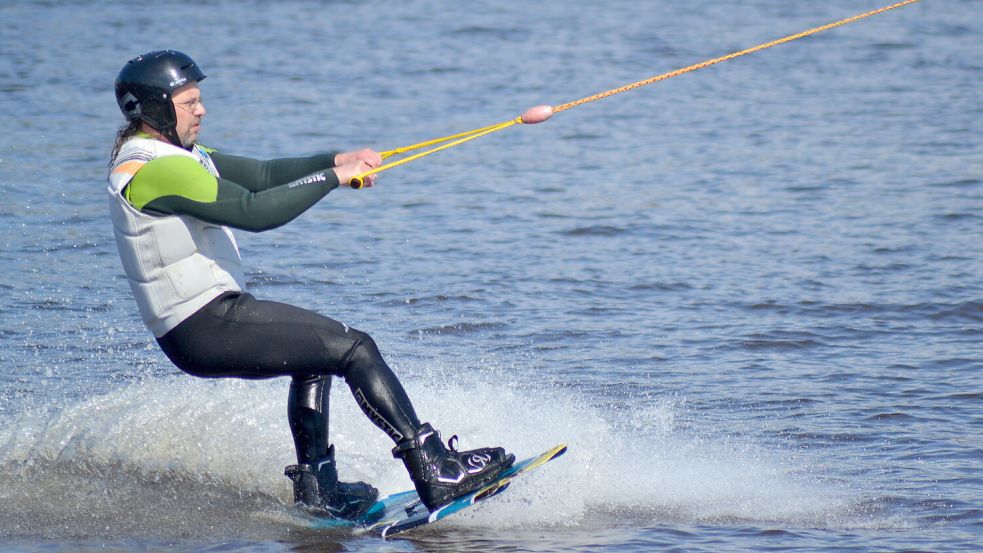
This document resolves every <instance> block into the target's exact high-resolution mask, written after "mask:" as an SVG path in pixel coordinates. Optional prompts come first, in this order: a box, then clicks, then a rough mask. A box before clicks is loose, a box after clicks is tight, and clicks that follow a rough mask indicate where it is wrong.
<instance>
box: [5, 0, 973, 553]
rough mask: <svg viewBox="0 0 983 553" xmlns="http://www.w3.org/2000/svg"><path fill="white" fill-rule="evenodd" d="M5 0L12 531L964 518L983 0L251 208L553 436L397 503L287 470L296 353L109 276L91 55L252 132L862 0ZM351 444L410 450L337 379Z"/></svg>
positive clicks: (78, 546)
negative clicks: (156, 307) (455, 486)
mask: <svg viewBox="0 0 983 553" xmlns="http://www.w3.org/2000/svg"><path fill="white" fill-rule="evenodd" d="M881 5H882V4H881V3H879V2H873V1H867V0H830V1H826V2H784V1H781V0H755V1H747V2H669V1H652V2H628V1H621V0H612V1H608V2H603V3H601V2H586V1H569V2H559V1H548V2H541V3H528V2H519V1H514V0H501V1H497V2H486V1H480V2H467V3H464V2H461V3H451V2H432V1H431V2H427V1H414V2H404V3H383V2H313V1H310V2H275V3H274V2H270V3H266V2H232V1H228V0H215V1H205V2H196V3H187V4H183V5H172V4H166V3H158V4H153V3H143V2H136V3H132V2H127V3H122V2H54V1H50V2H17V1H13V2H4V3H3V5H2V6H0V20H2V21H3V24H2V25H0V47H2V52H3V55H2V56H0V117H2V121H3V128H2V129H3V132H2V133H0V190H2V192H0V194H2V199H3V201H2V202H0V243H2V247H0V312H2V314H0V549H3V550H6V551H14V550H15V551H30V552H35V551H45V552H56V553H62V552H68V551H109V552H115V551H156V550H165V549H166V550H169V551H187V552H206V551H207V552H216V551H257V552H287V551H301V552H315V551H317V552H320V551H368V552H404V551H406V552H415V551H427V552H430V551H537V552H538V551H584V552H587V551H612V552H630V551H661V550H666V551H669V550H677V551H697V552H718V551H737V550H744V551H761V550H774V551H782V550H809V551H815V550H824V551H871V550H878V551H888V550H932V551H944V550H948V551H956V550H981V549H983V410H981V407H983V401H981V400H983V376H981V368H983V328H981V325H983V281H981V277H980V275H981V274H983V240H981V239H980V237H981V235H983V149H981V136H983V134H981V131H983V127H981V122H983V107H981V106H983V101H981V100H983V95H981V92H980V82H981V80H983V61H981V59H983V58H981V54H983V2H979V1H976V0H949V1H941V0H926V1H923V2H920V3H918V4H915V5H912V6H907V7H904V8H901V9H898V10H895V11H892V12H889V13H886V14H883V15H879V16H877V17H874V18H871V19H868V20H865V21H862V22H859V23H855V24H852V25H848V26H846V27H842V28H840V29H837V30H833V31H830V32H827V33H824V34H821V35H818V36H815V37H811V38H807V39H803V40H799V41H795V42H792V43H790V44H786V45H782V46H779V47H776V48H772V49H769V50H766V51H763V52H759V53H756V54H754V55H751V56H747V57H743V58H740V59H737V60H733V61H729V62H727V63H724V64H721V65H717V66H715V67H712V68H709V69H706V70H702V71H698V72H695V73H691V74H687V75H684V76H681V77H678V78H674V79H670V80H668V81H664V82H662V83H659V84H656V85H653V86H649V87H645V88H641V89H637V90H634V91H631V92H627V93H625V94H621V95H618V96H615V97H611V98H608V99H605V100H602V101H599V102H595V103H590V104H586V105H583V106H580V107H577V108H575V109H571V110H569V111H566V112H563V113H561V114H558V115H557V116H555V117H554V118H553V119H552V120H550V121H549V122H547V123H545V124H543V125H539V126H527V127H513V128H510V129H508V130H506V131H502V132H500V133H496V134H494V135H491V136H489V137H486V138H483V139H480V140H478V141H475V142H471V143H469V144H467V145H464V146H461V147H459V148H453V149H451V150H448V151H445V152H441V153H439V154H436V155H434V156H432V157H429V158H426V159H425V160H420V161H416V162H414V163H410V164H407V165H405V166H402V167H399V168H396V169H393V170H391V171H389V172H387V173H384V174H383V176H382V178H381V180H380V182H379V183H378V186H377V187H376V188H374V189H371V190H365V191H351V190H338V191H335V192H332V193H331V194H330V195H329V196H328V197H327V198H326V199H325V200H324V201H322V202H321V203H320V204H319V205H317V206H316V207H314V208H313V209H311V210H310V211H309V212H308V213H306V214H304V215H303V216H302V217H300V218H299V219H298V220H296V221H294V222H293V223H291V224H290V225H288V226H286V227H283V228H282V229H278V230H275V231H271V232H267V233H262V234H248V233H239V234H238V238H239V241H240V246H241V249H242V252H243V257H244V261H245V263H246V265H247V269H248V271H249V272H248V278H249V285H250V286H251V287H252V289H253V292H254V293H256V294H257V295H258V296H260V297H264V298H269V299H276V300H280V301H286V302H290V303H293V304H297V305H301V306H305V307H308V308H310V309H314V310H317V311H320V312H322V313H324V314H327V315H329V316H332V317H334V318H336V319H339V320H342V321H345V322H347V323H349V324H351V325H353V326H355V327H357V328H361V329H363V330H366V331H367V332H369V333H371V334H372V335H373V336H374V337H375V338H376V340H377V341H378V343H379V344H380V347H381V349H382V350H383V352H384V354H385V355H386V357H387V358H388V359H389V361H390V363H391V364H392V365H393V367H394V368H395V370H396V371H397V372H398V374H399V375H400V376H401V378H402V379H403V381H404V383H405V385H406V387H407V389H408V391H409V393H410V396H411V397H412V398H413V400H414V402H415V404H416V406H417V410H418V411H419V412H420V413H421V416H422V417H423V418H424V419H425V420H429V421H431V422H433V423H434V425H435V426H436V427H438V428H440V429H442V430H443V431H444V432H445V434H446V435H447V436H449V435H450V434H455V433H456V434H459V435H460V436H461V445H462V446H463V447H473V446H479V445H486V444H491V443H497V444H503V445H505V446H506V447H507V448H509V449H510V450H512V451H514V452H516V454H517V455H518V456H520V457H523V456H528V455H532V454H534V453H538V452H539V451H541V450H543V449H545V448H547V447H548V446H551V445H553V444H555V443H560V442H563V443H567V444H569V446H570V451H569V453H568V454H567V455H566V456H564V457H563V458H561V459H559V460H557V461H555V462H554V463H551V464H550V466H548V467H547V468H545V469H543V470H541V471H539V472H538V474H535V475H532V476H530V477H528V478H527V479H524V480H522V481H520V482H517V483H516V484H515V485H514V486H513V487H512V489H511V490H510V491H509V493H507V494H505V495H503V496H500V497H499V498H496V499H495V500H494V501H489V502H487V503H485V504H483V505H482V506H480V507H478V508H475V509H473V510H471V511H469V512H468V513H465V514H463V515H462V516H458V517H456V518H454V519H451V520H447V521H444V522H441V523H440V524H438V525H435V526H433V527H432V528H427V529H423V530H421V531H418V532H416V533H412V534H408V538H407V539H405V540H393V541H388V542H384V541H381V540H380V539H378V538H375V537H371V536H364V535H358V534H353V533H351V532H347V531H329V530H311V529H308V528H306V527H305V524H304V522H303V520H301V519H300V518H298V517H297V516H296V514H295V513H294V512H293V511H292V510H291V509H290V505H289V500H290V486H289V482H288V480H287V479H286V478H284V477H283V475H282V469H283V466H284V465H287V464H290V463H291V462H293V451H292V444H291V441H290V435H289V432H288V429H287V424H286V416H285V410H286V407H285V404H286V391H287V382H286V381H285V380H282V379H280V380H271V381H265V382H241V381H232V380H228V381H204V380H198V379H194V378H191V377H188V376H185V375H183V374H181V373H180V372H179V371H177V370H176V369H174V368H173V367H172V366H171V365H170V364H169V363H168V361H167V359H166V358H165V357H164V356H163V354H162V353H161V352H160V351H159V349H158V348H157V345H156V343H155V342H154V341H153V340H152V338H151V336H150V334H149V332H147V331H146V330H145V329H144V328H143V326H142V324H141V323H140V320H139V317H138V314H137V310H136V306H135V303H134V301H133V300H132V298H131V296H130V292H129V288H128V286H127V284H126V281H125V279H124V278H122V276H121V273H122V270H121V266H120V263H119V260H118V258H117V255H116V250H115V243H114V241H113V237H112V231H111V225H110V223H109V217H108V211H107V206H106V197H105V172H106V165H107V161H108V153H109V149H110V147H111V144H112V140H113V136H114V132H115V130H116V129H117V128H118V126H119V125H120V124H121V123H122V118H121V116H120V114H119V113H118V111H117V108H116V106H115V102H114V98H113V92H112V84H113V79H114V78H115V76H116V73H117V72H118V71H119V68H120V67H121V66H122V64H123V63H124V62H125V61H126V60H128V59H129V58H130V57H133V56H134V55H136V54H138V53H141V52H145V51H148V50H153V49H160V48H174V49H178V50H182V51H184V52H187V53H189V54H190V55H192V56H193V57H194V58H195V59H196V60H197V61H198V63H199V64H200V65H201V66H202V67H203V68H204V71H205V72H206V73H207V74H208V79H207V80H206V81H204V83H202V86H203V97H204V99H205V102H206V105H207V108H208V115H207V116H206V118H205V121H204V125H203V130H202V134H201V141H202V143H204V144H206V145H210V146H213V147H217V148H220V149H222V150H224V151H227V152H231V153H238V154H242V155H248V156H254V157H260V158H269V157H278V156H288V155H301V154H308V153H313V152H317V151H323V150H329V149H338V148H354V147H361V146H371V147H373V148H376V149H379V150H385V149H390V148H394V147H397V146H402V145H406V144H411V143H414V142H417V141H419V140H424V139H428V138H432V137H437V136H443V135H446V134H451V133H455V132H460V131H464V130H468V129H471V128H475V127H480V126H484V125H488V124H491V123H495V122H499V121H504V120H507V119H509V118H511V117H514V116H516V115H518V114H519V113H522V111H524V110H525V109H526V108H528V107H529V106H532V105H535V104H542V103H549V104H553V105H556V104H560V103H564V102H567V101H571V100H575V99H578V98H581V97H584V96H588V95H590V94H593V93H595V92H599V91H603V90H607V89H610V88H614V87H616V86H620V85H623V84H627V83H630V82H633V81H637V80H640V79H644V78H646V77H649V76H653V75H656V74H659V73H662V72H665V71H669V70H672V69H676V68H679V67H683V66H686V65H689V64H691V63H695V62H698V61H702V60H704V59H708V58H711V57H715V56H719V55H723V54H726V53H728V52H731V51H735V50H739V49H742V48H746V47H749V46H753V45H755V44H758V43H761V42H765V41H768V40H772V39H775V38H778V37H781V36H784V35H787V34H792V33H795V32H799V31H802V30H805V29H808V28H811V27H814V26H817V25H821V24H824V23H827V22H830V21H834V20H837V19H841V18H844V17H848V16H851V15H854V14H857V13H860V12H864V11H867V10H870V9H874V8H877V7H880V6H881ZM332 441H333V442H334V443H335V444H336V445H337V448H338V450H339V463H340V465H341V469H342V472H343V476H348V477H349V478H356V477H357V478H360V479H365V480H368V481H371V482H373V483H374V484H375V485H377V486H378V487H379V488H380V489H381V490H382V491H383V492H384V493H392V492H396V491H399V490H402V489H405V488H407V487H409V480H408V478H407V477H406V475H405V472H404V471H403V469H402V466H401V464H400V463H398V462H397V461H395V460H393V459H392V458H391V456H390V455H389V448H390V447H391V444H390V443H389V441H388V439H387V438H386V437H385V436H383V435H382V434H381V432H379V431H378V430H376V429H375V428H374V427H373V426H372V425H371V424H370V423H369V422H368V421H367V420H366V419H365V418H364V417H363V416H362V415H361V414H360V413H359V411H358V409H357V407H356V406H355V403H354V401H352V400H351V398H350V397H349V395H348V393H347V390H346V388H345V387H344V386H342V385H340V384H339V385H336V386H335V390H334V401H333V406H332Z"/></svg>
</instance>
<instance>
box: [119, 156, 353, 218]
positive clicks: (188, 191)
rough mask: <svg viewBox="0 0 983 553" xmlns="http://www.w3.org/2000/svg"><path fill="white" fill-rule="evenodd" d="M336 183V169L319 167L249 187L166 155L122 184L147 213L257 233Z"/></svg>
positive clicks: (300, 209)
mask: <svg viewBox="0 0 983 553" xmlns="http://www.w3.org/2000/svg"><path fill="white" fill-rule="evenodd" d="M322 169H323V166H322ZM287 172H289V171H287ZM287 172H285V173H284V174H286V173H287ZM255 182H257V181H253V184H255ZM337 187H338V177H337V175H336V174H335V172H334V171H332V170H331V169H324V170H321V171H317V172H313V173H310V174H307V175H305V176H302V177H301V178H298V179H294V180H292V181H289V182H286V183H284V184H280V185H278V186H276V185H275V186H269V187H267V188H266V189H263V190H260V191H253V190H251V189H250V188H248V187H245V186H242V185H241V184H240V183H238V182H235V181H233V180H231V179H229V178H224V177H223V178H215V177H214V176H213V175H212V174H211V173H209V172H208V171H207V170H205V168H204V167H202V166H201V165H200V164H199V163H198V162H197V161H195V160H194V159H191V158H188V157H184V156H166V157H159V158H155V159H153V160H151V161H150V162H148V163H147V164H146V165H144V166H143V167H141V168H140V170H139V171H137V173H136V174H135V175H134V176H133V180H131V181H130V183H129V184H128V185H127V188H126V190H125V197H126V199H127V200H128V201H129V202H130V204H132V205H133V206H134V207H135V208H137V209H139V210H141V211H144V212H147V213H152V214H167V215H190V216H192V217H195V218H197V219H201V220H203V221H207V222H209V223H215V224H219V225H228V226H231V227H235V228H238V229H243V230H248V231H253V232H259V231H263V230H269V229H272V228H276V227H279V226H281V225H284V224H286V223H288V222H290V221H291V220H293V219H294V218H296V217H297V216H298V215H300V214H301V213H303V212H304V211H306V210H307V209H308V208H310V207H311V206H312V205H314V204H315V203H317V202H318V200H320V199H321V198H323V197H324V196H325V195H327V193H328V192H330V191H332V190H334V189H335V188H337Z"/></svg>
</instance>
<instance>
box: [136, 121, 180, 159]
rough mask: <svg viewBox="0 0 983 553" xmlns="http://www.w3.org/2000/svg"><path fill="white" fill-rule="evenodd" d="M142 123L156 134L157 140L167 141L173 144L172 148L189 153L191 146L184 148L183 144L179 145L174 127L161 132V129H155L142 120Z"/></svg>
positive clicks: (178, 138)
mask: <svg viewBox="0 0 983 553" xmlns="http://www.w3.org/2000/svg"><path fill="white" fill-rule="evenodd" d="M144 123H147V126H149V127H150V128H151V129H153V130H154V131H155V132H156V133H157V138H163V139H165V140H166V141H168V142H170V143H171V144H173V145H174V146H177V147H178V148H184V149H185V150H188V151H189V152H190V151H191V146H185V145H184V144H182V143H181V138H180V137H178V135H177V129H176V128H174V127H168V128H166V129H163V130H161V129H159V128H157V127H156V126H154V125H152V124H150V123H149V122H147V121H146V120H144Z"/></svg>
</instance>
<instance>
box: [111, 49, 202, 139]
mask: <svg viewBox="0 0 983 553" xmlns="http://www.w3.org/2000/svg"><path fill="white" fill-rule="evenodd" d="M204 78H205V74H204V73H202V72H201V69H200V68H199V67H198V64H196V63H195V60H193V59H191V56H189V55H187V54H184V53H182V52H178V51H176V50H159V51H156V52H150V53H147V54H143V55H142V56H137V57H135V58H133V59H132V60H130V61H128V62H126V65H124V66H123V69H122V70H120V72H119V76H118V77H116V103H118V104H119V109H120V110H121V111H122V112H123V115H125V116H126V119H127V120H128V121H136V120H140V121H143V122H145V123H147V124H148V125H150V126H151V127H153V128H154V129H157V131H159V132H160V133H161V134H163V135H164V137H165V138H167V139H168V140H170V141H171V142H172V143H173V144H174V145H176V146H181V140H180V139H179V138H178V136H177V132H176V131H175V129H174V126H175V124H176V123H177V114H176V113H175V112H174V103H173V102H171V93H173V92H174V90H175V89H177V88H180V87H182V86H184V85H186V84H188V83H190V82H198V81H200V80H202V79H204Z"/></svg>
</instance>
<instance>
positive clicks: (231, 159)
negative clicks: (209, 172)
mask: <svg viewBox="0 0 983 553" xmlns="http://www.w3.org/2000/svg"><path fill="white" fill-rule="evenodd" d="M207 151H208V152H209V155H210V156H211V158H212V161H213V162H214V163H215V168H216V169H218V172H219V174H220V175H222V178H225V179H228V180H230V181H232V182H235V183H237V184H239V185H240V186H242V187H243V188H246V189H248V190H250V191H252V192H261V191H263V190H267V189H270V188H273V187H275V186H280V185H282V184H285V183H288V182H292V181H295V180H297V179H299V178H301V177H304V176H306V175H310V174H311V173H315V172H317V171H323V170H325V169H331V168H332V167H334V166H335V156H336V155H337V154H336V153H334V152H332V153H327V154H318V155H313V156H307V157H293V158H283V159H271V160H269V161H259V160H256V159H250V158H248V157H241V156H234V155H229V154H223V153H222V152H218V151H214V150H207Z"/></svg>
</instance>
